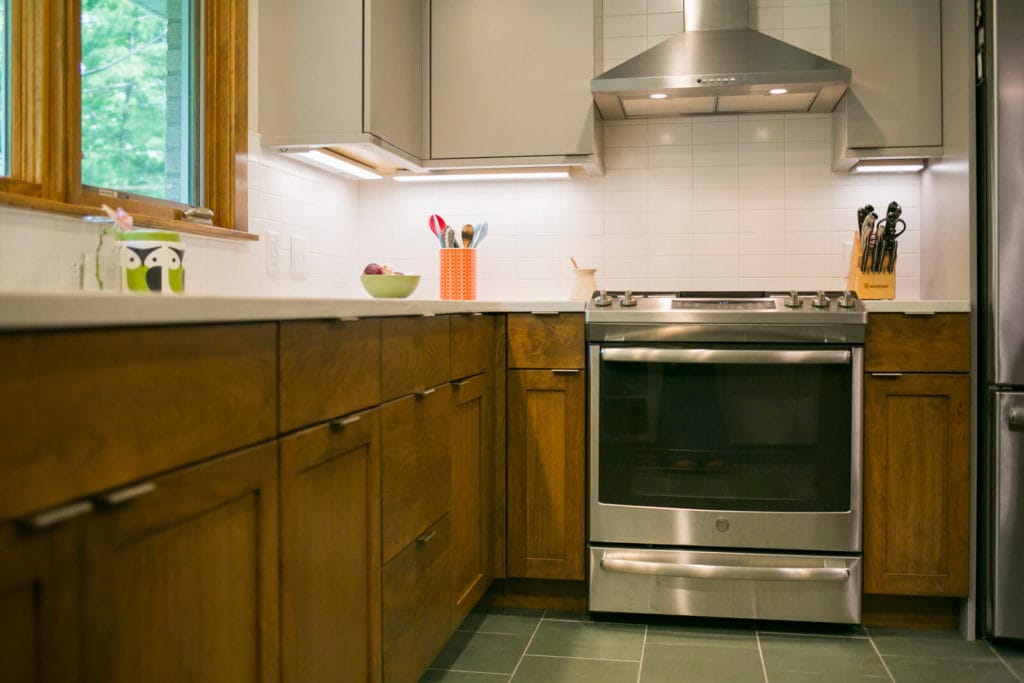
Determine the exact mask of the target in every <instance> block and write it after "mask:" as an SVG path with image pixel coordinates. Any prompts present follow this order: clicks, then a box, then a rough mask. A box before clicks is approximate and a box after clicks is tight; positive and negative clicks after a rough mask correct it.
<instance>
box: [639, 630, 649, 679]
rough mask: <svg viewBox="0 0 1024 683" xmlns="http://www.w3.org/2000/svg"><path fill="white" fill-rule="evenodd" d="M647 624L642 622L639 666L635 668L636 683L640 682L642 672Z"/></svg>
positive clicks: (645, 650) (645, 651)
mask: <svg viewBox="0 0 1024 683" xmlns="http://www.w3.org/2000/svg"><path fill="white" fill-rule="evenodd" d="M648 629H650V626H649V625H648V624H644V642H643V644H642V645H640V666H638V667H637V668H636V683H640V677H641V676H643V674H644V656H645V655H646V654H647V631H648Z"/></svg>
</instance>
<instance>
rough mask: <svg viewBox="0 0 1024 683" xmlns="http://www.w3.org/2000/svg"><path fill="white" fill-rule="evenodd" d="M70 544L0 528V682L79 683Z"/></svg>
mask: <svg viewBox="0 0 1024 683" xmlns="http://www.w3.org/2000/svg"><path fill="white" fill-rule="evenodd" d="M74 539H75V535H74V533H73V532H72V528H71V527H69V526H67V525H65V526H61V527H59V528H56V529H45V530H40V531H25V530H22V529H19V528H17V527H16V526H15V525H14V524H13V523H8V524H0V558H2V560H0V683H71V681H77V680H78V653H79V649H78V643H79V641H78V622H77V614H78V610H77V605H78V603H77V593H76V588H77V578H78V569H77V566H76V565H77V560H76V556H75V552H74V550H75V545H74Z"/></svg>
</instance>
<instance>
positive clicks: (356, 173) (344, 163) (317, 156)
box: [280, 147, 383, 180]
mask: <svg viewBox="0 0 1024 683" xmlns="http://www.w3.org/2000/svg"><path fill="white" fill-rule="evenodd" d="M280 151H281V153H282V154H288V155H290V156H294V157H297V158H298V159H299V160H301V161H304V162H305V163H307V164H311V165H313V166H317V167H319V168H322V169H325V170H328V171H331V172H332V173H341V174H343V175H347V176H352V177H353V178H358V179H360V180H380V179H381V178H382V177H383V176H381V175H380V174H379V173H376V172H375V171H374V170H373V169H371V168H370V167H368V166H363V165H362V164H360V163H357V162H355V161H351V160H350V159H345V158H344V157H342V156H340V155H338V154H333V153H331V152H325V151H323V150H320V149H289V148H287V147H282V148H281V150H280Z"/></svg>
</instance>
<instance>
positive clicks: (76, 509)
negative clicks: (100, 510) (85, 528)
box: [18, 500, 93, 530]
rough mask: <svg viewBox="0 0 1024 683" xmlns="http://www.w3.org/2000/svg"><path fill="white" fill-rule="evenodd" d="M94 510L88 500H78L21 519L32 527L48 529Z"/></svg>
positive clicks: (20, 521)
mask: <svg viewBox="0 0 1024 683" xmlns="http://www.w3.org/2000/svg"><path fill="white" fill-rule="evenodd" d="M92 511H93V505H92V503H91V502H89V501H87V500H78V501H75V502H74V503H68V504H67V505H61V506H60V507H55V508H50V509H49V510H44V511H43V512H39V513H36V514H34V515H32V516H31V517H24V518H22V519H20V520H18V521H19V523H20V524H21V525H22V526H25V527H28V528H30V529H37V530H42V529H48V528H50V527H52V526H56V525H58V524H60V523H61V522H66V521H68V520H71V519H74V518H75V517H81V516H82V515H84V514H87V513H89V512H92Z"/></svg>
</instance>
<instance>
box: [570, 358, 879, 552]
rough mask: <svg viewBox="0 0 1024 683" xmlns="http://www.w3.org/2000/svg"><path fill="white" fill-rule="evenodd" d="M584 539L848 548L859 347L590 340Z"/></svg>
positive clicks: (854, 502)
mask: <svg viewBox="0 0 1024 683" xmlns="http://www.w3.org/2000/svg"><path fill="white" fill-rule="evenodd" d="M590 368H591V388H590V391H591V397H590V398H591V427H590V430H591V432H590V439H591V441H590V459H591V468H590V477H591V479H590V540H591V542H593V543H623V544H634V545H635V544H645V545H647V544H649V545H665V546H702V547H718V548H751V549H754V548H758V549H761V548H768V549H776V550H805V551H839V552H858V551H859V550H860V548H861V514H860V509H861V407H860V406H861V391H862V381H863V380H862V376H863V350H862V348H860V347H856V346H843V347H788V348H787V347H783V346H768V347H757V348H751V347H746V346H743V347H737V346H729V347H727V346H722V347H715V346H713V345H708V346H705V347H702V348H694V347H683V346H662V345H651V346H647V347H642V346H614V345H598V344H595V345H591V347H590Z"/></svg>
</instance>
